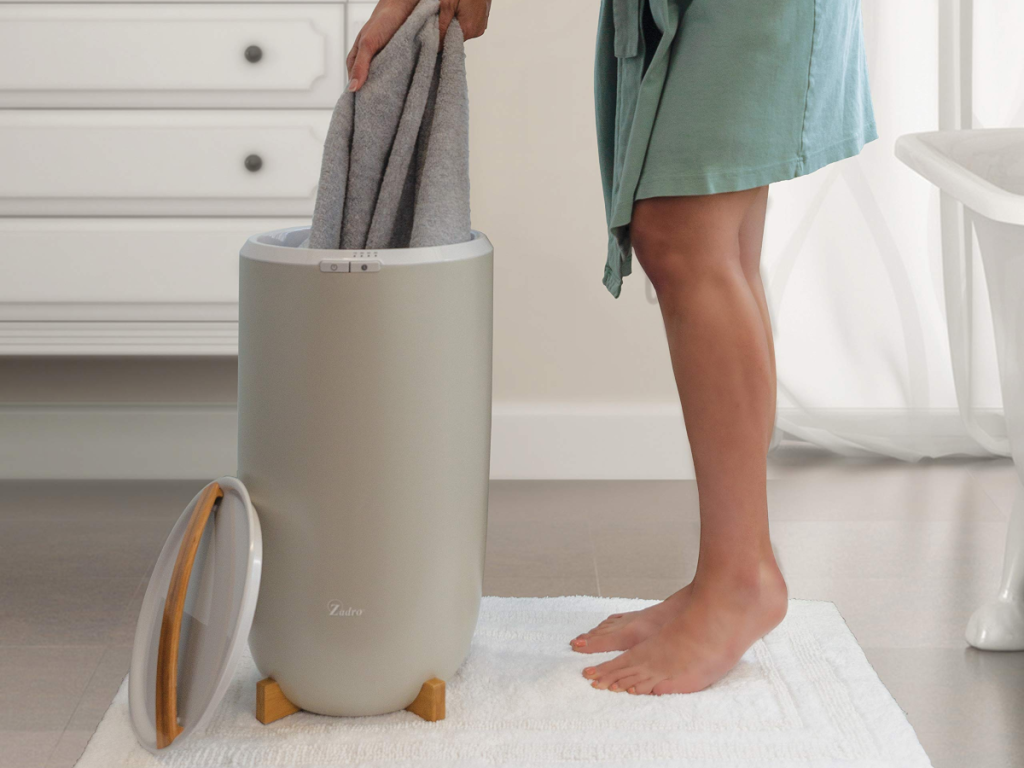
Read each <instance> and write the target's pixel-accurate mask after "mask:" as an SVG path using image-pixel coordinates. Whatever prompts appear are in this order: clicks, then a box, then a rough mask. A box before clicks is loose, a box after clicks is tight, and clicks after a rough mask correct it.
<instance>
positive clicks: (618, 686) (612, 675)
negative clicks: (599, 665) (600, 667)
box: [591, 667, 640, 691]
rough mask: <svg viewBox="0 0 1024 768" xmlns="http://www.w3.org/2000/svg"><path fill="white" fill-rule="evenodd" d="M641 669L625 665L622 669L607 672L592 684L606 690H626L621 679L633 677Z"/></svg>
mask: <svg viewBox="0 0 1024 768" xmlns="http://www.w3.org/2000/svg"><path fill="white" fill-rule="evenodd" d="M639 671H640V670H639V669H638V668H637V667H623V668H622V669H615V670H612V671H611V672H608V673H607V674H604V675H602V676H601V677H599V678H598V679H597V680H595V681H594V682H593V683H591V685H592V686H593V687H595V688H598V689H601V690H604V689H609V690H612V691H624V690H626V689H625V688H624V687H623V686H622V683H621V681H622V680H623V678H626V677H632V676H633V675H635V674H637V673H638V672H639Z"/></svg>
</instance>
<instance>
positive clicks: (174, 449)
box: [0, 403, 964, 480]
mask: <svg viewBox="0 0 1024 768" xmlns="http://www.w3.org/2000/svg"><path fill="white" fill-rule="evenodd" d="M855 411H856V413H854V412H855ZM850 414H851V417H853V418H858V419H863V420H865V421H870V420H871V419H872V418H874V419H878V418H884V415H882V414H880V413H876V412H873V411H872V412H868V411H863V410H861V411H857V409H853V410H851V411H850ZM784 420H785V414H784V413H783V412H782V411H780V422H782V421H784ZM915 425H916V426H915V430H916V432H917V433H918V434H919V435H920V434H921V433H922V430H923V431H928V432H930V433H931V434H933V435H935V436H936V439H937V440H939V441H940V442H941V440H942V439H943V436H944V435H948V436H949V437H950V438H953V436H954V435H955V434H956V433H957V432H958V431H960V435H959V437H958V439H959V440H961V441H963V440H964V437H963V434H962V426H961V425H960V422H959V417H958V416H957V414H956V411H955V410H951V409H938V410H936V411H935V412H934V413H932V414H930V416H929V417H927V418H925V419H920V418H918V419H916V420H915ZM236 429H237V420H236V415H235V409H234V407H233V406H230V405H214V406H173V405H168V406H151V405H145V406H128V405H52V406H40V405H31V406H20V405H6V406H0V479H55V480H56V479H133V480H139V479H179V478H190V479H203V478H211V477H216V476H218V475H223V474H232V473H233V472H234V470H235V432H236ZM491 445H492V448H491V477H492V478H495V479H550V480H555V479H632V480H641V479H651V480H654V479H687V478H692V477H693V461H692V458H691V456H690V451H689V446H688V444H687V442H686V435H685V432H684V429H683V420H682V413H681V411H680V410H679V407H678V406H673V405H669V404H616V403H595V404H593V405H576V404H572V405H570V404H564V403H562V404H554V403H553V404H548V405H542V404H516V403H496V404H495V406H494V417H493V429H492V441H491Z"/></svg>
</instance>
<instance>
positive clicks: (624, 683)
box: [609, 670, 647, 693]
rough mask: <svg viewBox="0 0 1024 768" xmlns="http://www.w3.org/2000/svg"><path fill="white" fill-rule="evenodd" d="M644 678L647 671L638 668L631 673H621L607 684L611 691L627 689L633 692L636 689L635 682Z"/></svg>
mask: <svg viewBox="0 0 1024 768" xmlns="http://www.w3.org/2000/svg"><path fill="white" fill-rule="evenodd" d="M646 679H647V673H646V672H643V671H639V670H638V671H636V672H634V673H632V674H628V675H627V674H623V675H622V677H620V678H619V679H618V680H616V681H615V682H614V683H613V684H612V685H610V686H609V689H610V690H613V691H629V692H631V693H633V692H635V691H636V684H637V683H639V682H641V681H643V680H646ZM630 689H632V690H630Z"/></svg>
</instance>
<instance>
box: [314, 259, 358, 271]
mask: <svg viewBox="0 0 1024 768" xmlns="http://www.w3.org/2000/svg"><path fill="white" fill-rule="evenodd" d="M350 263H351V262H349V261H342V260H341V259H324V260H323V261H321V262H320V271H321V272H348V268H349V267H348V265H349V264H350Z"/></svg>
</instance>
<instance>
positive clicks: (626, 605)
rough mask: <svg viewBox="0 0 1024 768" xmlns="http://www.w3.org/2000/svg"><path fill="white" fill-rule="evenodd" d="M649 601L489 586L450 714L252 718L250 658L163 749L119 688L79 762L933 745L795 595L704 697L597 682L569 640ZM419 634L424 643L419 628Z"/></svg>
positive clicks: (92, 765)
mask: <svg viewBox="0 0 1024 768" xmlns="http://www.w3.org/2000/svg"><path fill="white" fill-rule="evenodd" d="M651 603H652V601H648V600H630V599H613V598H599V597H556V598H498V597H485V598H484V600H483V605H482V607H481V613H480V621H479V624H478V626H477V632H476V635H475V637H474V639H473V646H472V649H471V651H470V655H469V658H468V659H467V660H466V663H465V664H463V666H462V668H461V669H460V670H459V672H458V673H457V674H456V675H455V677H454V678H453V679H452V680H449V681H447V718H446V719H445V720H442V721H440V722H436V723H428V722H424V721H423V720H420V719H419V718H418V717H416V716H415V715H412V714H410V713H408V712H396V713H393V714H390V715H381V716H378V717H359V718H331V717H321V716H319V715H311V714H308V713H304V712H303V713H299V714H296V715H291V716H290V717H287V718H285V719H283V720H280V721H278V722H276V723H273V724H271V725H269V726H264V725H260V724H259V723H258V722H257V721H256V719H255V717H254V716H253V705H254V701H255V696H256V682H257V680H258V679H259V673H258V672H257V671H256V668H255V666H254V665H253V663H252V659H251V658H249V657H248V656H247V657H246V658H245V659H243V660H242V663H241V664H240V665H239V671H238V674H237V675H236V678H235V681H234V682H233V683H232V685H231V687H230V688H229V690H228V693H227V696H226V698H225V701H224V702H223V703H222V704H221V706H220V708H219V710H218V711H217V714H216V715H215V716H214V717H213V718H212V719H211V721H210V723H209V725H208V726H207V727H206V728H205V730H204V731H202V732H199V733H195V734H193V735H192V737H191V738H189V739H188V740H187V742H186V743H184V744H182V745H181V746H180V747H178V748H175V749H174V751H173V752H169V753H168V754H167V755H161V756H160V758H157V757H154V756H152V755H150V754H149V753H148V752H146V751H145V750H144V749H143V748H142V747H140V746H139V745H138V744H137V743H136V742H135V738H134V736H133V734H132V730H131V725H130V722H129V718H128V701H127V692H126V687H125V686H124V685H122V686H121V690H120V692H119V693H118V694H117V697H116V698H115V699H114V703H113V704H112V705H111V707H110V710H109V711H108V712H107V714H106V716H105V717H104V718H103V722H102V723H100V726H99V729H98V730H97V732H96V735H95V736H94V737H93V739H92V741H91V742H90V744H89V746H88V748H87V749H86V752H85V755H84V756H83V757H82V759H81V761H80V762H79V764H78V765H79V768H109V766H113V765H117V766H122V767H123V768H133V767H134V766H156V765H173V766H180V767H181V768H200V767H202V768H208V767H209V766H221V765H236V766H247V767H248V768H254V767H257V766H266V767H268V768H269V767H270V766H274V767H275V768H276V767H277V766H288V767H289V768H292V766H343V765H360V766H380V767H381V768H385V767H386V766H416V767H417V768H460V767H462V766H483V765H488V766H494V765H508V766H556V765H557V766H562V767H563V768H564V766H567V765H572V766H604V767H605V768H612V767H617V766H622V768H625V767H626V766H629V767H630V768H635V766H647V767H648V768H653V767H654V766H658V767H661V766H666V767H667V766H686V767H687V768H724V767H726V766H728V767H729V768H740V767H741V766H742V768H769V767H770V768H789V767H793V768H825V766H828V767H830V768H839V767H840V766H842V767H843V768H925V767H926V766H930V763H929V761H928V758H927V756H926V755H925V753H924V750H923V749H922V748H921V745H920V743H919V742H918V740H917V737H916V735H915V734H914V731H913V729H912V728H911V727H910V724H909V723H908V722H907V718H906V717H905V715H904V714H903V712H902V711H901V710H900V708H899V707H898V706H897V704H896V702H895V701H894V700H893V698H892V696H890V695H889V692H888V691H887V690H886V689H885V687H884V686H883V685H882V683H881V682H880V681H879V679H878V676H877V675H876V674H875V672H874V670H873V669H872V668H871V665H870V664H868V662H867V659H866V658H865V657H864V653H863V652H862V651H861V649H860V647H859V646H858V645H857V642H856V640H854V638H853V635H852V634H851V633H850V630H849V629H847V627H846V624H845V622H844V621H843V619H842V617H841V616H840V615H839V612H838V611H837V610H836V608H835V606H834V605H832V603H819V602H807V601H802V600H792V601H790V608H789V615H788V616H787V618H786V620H785V621H784V622H783V623H782V624H781V625H780V626H779V627H778V628H777V629H776V630H774V631H773V632H772V633H771V634H769V635H768V636H767V637H766V638H765V639H764V640H762V641H760V642H758V643H757V644H756V645H755V646H754V647H753V648H751V649H750V651H749V652H747V654H746V655H745V656H744V657H743V659H742V660H741V661H740V663H739V665H738V666H737V667H736V668H735V669H734V670H733V671H732V672H731V673H730V674H729V675H728V676H727V677H726V678H725V679H724V680H722V681H720V682H718V683H716V684H715V685H713V686H712V687H711V688H709V689H707V690H705V691H701V692H700V693H695V694H689V695H672V696H631V695H629V694H625V693H613V692H611V691H597V690H594V689H593V688H591V687H590V684H589V683H588V682H587V680H585V679H584V678H583V677H582V675H581V670H582V669H583V667H585V666H589V665H591V664H593V663H595V662H599V661H604V660H605V659H610V658H613V657H614V655H615V654H613V653H606V654H594V655H591V656H584V655H582V654H578V653H576V652H574V651H572V650H571V649H570V648H569V640H570V639H571V638H572V637H574V636H575V635H577V634H579V633H580V632H582V631H584V630H587V629H589V628H590V627H592V626H594V625H595V624H596V623H597V622H599V621H601V619H603V618H604V617H605V616H607V615H608V614H609V613H615V612H618V611H627V610H636V609H637V608H642V607H644V606H646V605H650V604H651ZM410 641H411V642H412V641H415V638H410Z"/></svg>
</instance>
